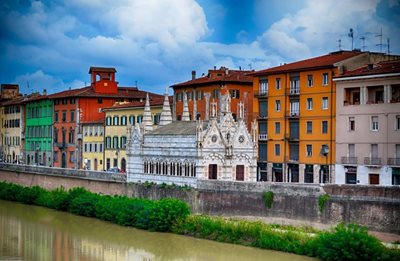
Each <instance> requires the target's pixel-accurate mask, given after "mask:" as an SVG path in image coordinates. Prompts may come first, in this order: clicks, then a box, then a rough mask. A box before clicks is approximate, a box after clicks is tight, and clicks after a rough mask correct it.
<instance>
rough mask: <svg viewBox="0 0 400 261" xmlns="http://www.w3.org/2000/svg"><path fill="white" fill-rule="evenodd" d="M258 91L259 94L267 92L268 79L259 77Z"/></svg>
mask: <svg viewBox="0 0 400 261" xmlns="http://www.w3.org/2000/svg"><path fill="white" fill-rule="evenodd" d="M259 92H260V95H266V94H267V93H268V79H265V78H264V79H260V86H259Z"/></svg>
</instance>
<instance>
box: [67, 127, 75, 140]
mask: <svg viewBox="0 0 400 261" xmlns="http://www.w3.org/2000/svg"><path fill="white" fill-rule="evenodd" d="M68 142H69V143H74V142H75V130H73V129H72V128H70V129H69V138H68Z"/></svg>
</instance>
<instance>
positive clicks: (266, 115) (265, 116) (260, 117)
mask: <svg viewBox="0 0 400 261" xmlns="http://www.w3.org/2000/svg"><path fill="white" fill-rule="evenodd" d="M267 118H268V114H266V113H260V114H259V115H258V119H259V120H265V119H267Z"/></svg>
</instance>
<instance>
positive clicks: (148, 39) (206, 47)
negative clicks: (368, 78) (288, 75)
mask: <svg viewBox="0 0 400 261" xmlns="http://www.w3.org/2000/svg"><path fill="white" fill-rule="evenodd" d="M399 25H400V3H399V0H362V1H361V0H324V1H320V0H284V1H283V0H246V1H243V0H197V1H195V0H69V1H62V0H40V1H30V0H2V1H1V3H0V50H1V51H0V82H1V83H18V84H20V88H21V91H22V92H23V93H30V92H32V91H42V90H43V89H44V88H46V89H47V91H48V92H49V93H54V92H58V91H61V90H65V89H68V88H79V87H83V86H85V84H88V82H89V75H88V70H89V67H90V66H108V67H115V68H116V69H117V76H116V77H117V80H118V81H119V83H120V86H135V84H136V83H137V84H138V86H139V88H141V89H144V90H149V91H154V92H159V93H162V92H163V91H164V90H165V87H167V86H170V85H172V84H174V83H178V82H182V81H186V80H189V79H190V77H191V71H192V70H196V71H197V75H201V74H202V73H206V72H207V70H208V69H210V68H212V67H213V66H217V67H219V66H226V67H229V68H232V69H238V68H239V67H241V68H242V69H256V70H259V69H264V68H267V67H270V66H276V65H279V64H280V63H284V62H291V61H296V60H299V59H304V58H309V57H312V56H318V55H322V54H325V53H327V52H331V51H336V50H338V49H339V43H338V40H339V39H341V46H342V49H347V50H348V49H351V38H349V37H348V32H349V29H350V28H353V30H354V48H360V49H361V48H364V49H365V50H368V51H379V50H380V46H379V45H377V44H379V43H380V37H377V35H378V34H380V31H381V29H382V35H383V36H382V43H383V45H382V51H384V52H387V38H390V52H391V53H396V54H400V28H399ZM362 37H365V40H364V41H363V40H361V39H360V38H362Z"/></svg>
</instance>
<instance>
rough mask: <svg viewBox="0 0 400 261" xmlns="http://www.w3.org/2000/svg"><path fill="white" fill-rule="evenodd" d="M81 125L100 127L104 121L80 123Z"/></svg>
mask: <svg viewBox="0 0 400 261" xmlns="http://www.w3.org/2000/svg"><path fill="white" fill-rule="evenodd" d="M81 124H82V125H102V124H104V119H100V120H91V121H81Z"/></svg>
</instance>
